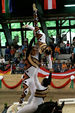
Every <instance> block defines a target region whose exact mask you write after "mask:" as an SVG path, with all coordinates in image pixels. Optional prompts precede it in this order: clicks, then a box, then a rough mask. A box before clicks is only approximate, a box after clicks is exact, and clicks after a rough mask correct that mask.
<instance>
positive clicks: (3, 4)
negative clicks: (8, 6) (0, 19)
mask: <svg viewBox="0 0 75 113" xmlns="http://www.w3.org/2000/svg"><path fill="white" fill-rule="evenodd" d="M2 13H5V0H2Z"/></svg>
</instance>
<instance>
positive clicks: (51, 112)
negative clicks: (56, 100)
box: [51, 107, 61, 113]
mask: <svg viewBox="0 0 75 113" xmlns="http://www.w3.org/2000/svg"><path fill="white" fill-rule="evenodd" d="M55 108H56V107H54V108H53V110H52V112H51V113H54V111H55V110H56V109H55ZM59 111H61V110H59Z"/></svg>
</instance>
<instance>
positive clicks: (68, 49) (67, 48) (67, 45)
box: [66, 40, 70, 54]
mask: <svg viewBox="0 0 75 113" xmlns="http://www.w3.org/2000/svg"><path fill="white" fill-rule="evenodd" d="M66 53H67V54H70V43H69V40H67V44H66Z"/></svg>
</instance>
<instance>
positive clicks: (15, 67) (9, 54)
mask: <svg viewBox="0 0 75 113" xmlns="http://www.w3.org/2000/svg"><path fill="white" fill-rule="evenodd" d="M51 39H52V41H53V42H52V45H51V44H50V47H51V48H52V52H51V56H52V67H53V70H54V72H64V71H67V70H70V69H73V68H75V37H74V38H73V43H72V44H69V41H67V44H64V43H63V41H61V43H59V44H58V42H57V43H56V44H54V39H53V38H52V36H51ZM57 44H58V45H57ZM27 48H28V40H26V39H25V41H24V43H23V45H22V46H18V45H16V46H14V45H12V46H11V47H9V46H7V47H6V49H5V56H4V57H3V56H2V54H1V56H0V69H1V70H6V69H8V68H6V65H9V64H10V66H7V67H11V68H12V73H24V66H25V59H26V51H27ZM59 54H71V57H70V59H69V60H70V61H69V63H66V62H65V61H64V62H62V63H61V61H60V60H59V59H58V56H59ZM67 62H68V61H67ZM1 64H3V65H1ZM41 65H42V66H44V67H45V68H47V67H48V59H47V57H45V56H44V55H42V57H41Z"/></svg>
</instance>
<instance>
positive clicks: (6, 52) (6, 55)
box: [5, 46, 10, 61]
mask: <svg viewBox="0 0 75 113" xmlns="http://www.w3.org/2000/svg"><path fill="white" fill-rule="evenodd" d="M9 59H10V48H9V46H7V47H6V49H5V60H6V61H7V60H9Z"/></svg>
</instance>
